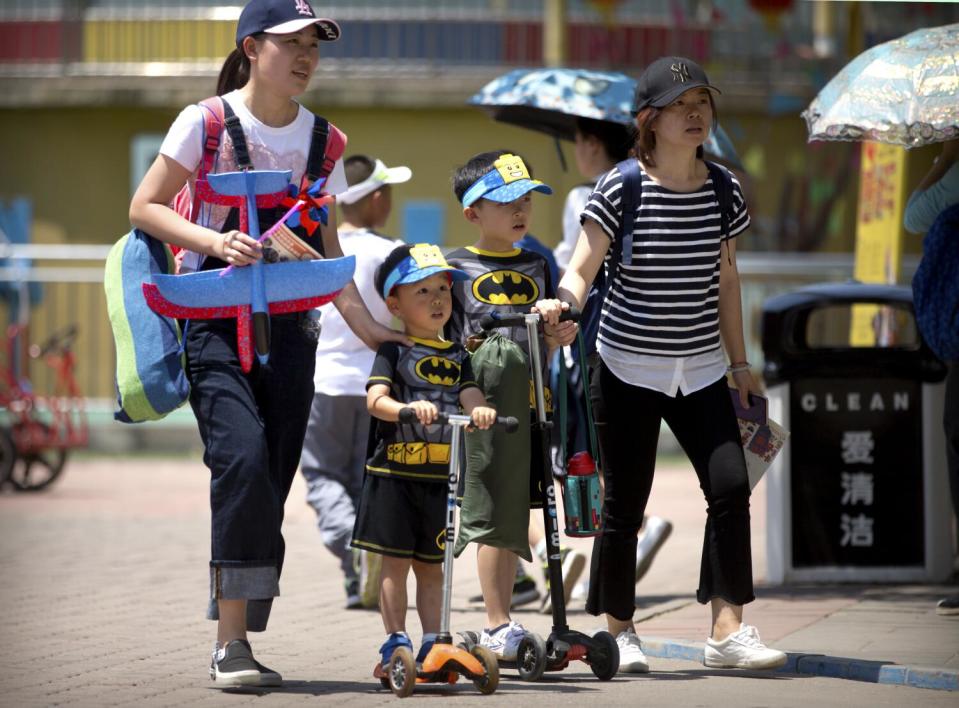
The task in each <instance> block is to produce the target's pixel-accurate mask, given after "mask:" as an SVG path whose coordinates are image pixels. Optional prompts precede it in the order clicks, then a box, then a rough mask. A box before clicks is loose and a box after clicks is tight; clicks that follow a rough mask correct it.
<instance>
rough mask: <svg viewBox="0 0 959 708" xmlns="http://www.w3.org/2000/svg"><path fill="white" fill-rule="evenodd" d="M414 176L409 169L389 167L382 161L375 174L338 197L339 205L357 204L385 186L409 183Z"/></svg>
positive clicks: (378, 164) (379, 161)
mask: <svg viewBox="0 0 959 708" xmlns="http://www.w3.org/2000/svg"><path fill="white" fill-rule="evenodd" d="M412 176H413V171H412V170H411V169H410V168H409V167H405V166H402V165H401V166H400V167H387V166H386V165H384V164H383V162H382V161H381V160H377V161H376V163H375V165H374V166H373V173H372V174H371V175H370V176H369V177H367V178H366V179H365V180H363V181H362V182H357V183H356V184H354V185H353V186H352V187H350V188H349V189H347V190H346V191H345V192H341V193H340V194H337V195H336V201H337V203H339V204H356V203H357V202H358V201H360V200H361V199H362V198H363V197H365V196H367V195H370V194H372V193H373V192H375V191H376V190H377V189H379V188H380V187H382V186H383V185H384V184H400V183H402V182H408V181H409V179H410V177H412Z"/></svg>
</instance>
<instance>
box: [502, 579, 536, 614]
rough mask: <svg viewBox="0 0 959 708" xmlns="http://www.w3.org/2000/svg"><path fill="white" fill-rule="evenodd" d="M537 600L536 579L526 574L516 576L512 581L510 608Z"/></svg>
mask: <svg viewBox="0 0 959 708" xmlns="http://www.w3.org/2000/svg"><path fill="white" fill-rule="evenodd" d="M537 600H539V590H537V589H536V581H535V580H533V579H532V578H531V577H529V576H528V575H525V574H524V575H523V577H522V578H517V579H516V580H515V581H514V582H513V596H512V597H511V598H510V601H509V606H510V609H512V608H514V607H519V606H520V605H528V604H529V603H531V602H536V601H537Z"/></svg>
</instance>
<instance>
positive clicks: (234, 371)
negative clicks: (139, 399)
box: [130, 0, 404, 686]
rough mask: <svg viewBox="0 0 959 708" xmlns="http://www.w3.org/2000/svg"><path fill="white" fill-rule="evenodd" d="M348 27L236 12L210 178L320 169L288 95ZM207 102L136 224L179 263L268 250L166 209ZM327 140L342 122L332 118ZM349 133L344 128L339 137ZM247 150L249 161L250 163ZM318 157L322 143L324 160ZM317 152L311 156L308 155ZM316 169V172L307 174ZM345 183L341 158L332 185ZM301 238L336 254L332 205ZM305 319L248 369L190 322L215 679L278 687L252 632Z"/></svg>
mask: <svg viewBox="0 0 959 708" xmlns="http://www.w3.org/2000/svg"><path fill="white" fill-rule="evenodd" d="M339 35H340V28H339V27H338V26H337V24H336V23H335V22H334V21H333V20H329V19H325V18H320V17H317V16H316V14H315V13H314V12H313V9H312V8H311V7H310V5H309V3H308V2H306V0H253V2H250V3H249V4H247V5H246V7H245V8H244V9H243V12H242V13H241V15H240V19H239V23H238V25H237V32H236V49H235V50H234V51H233V52H232V53H231V54H230V56H229V57H228V58H227V60H226V62H225V63H224V65H223V69H222V71H221V73H220V77H219V81H218V85H217V95H218V96H220V97H221V98H222V101H223V110H224V114H225V116H226V117H227V124H228V125H229V123H230V122H231V121H230V120H229V119H230V117H231V116H235V117H236V118H238V119H239V125H240V128H241V129H242V130H241V131H239V132H237V131H236V129H235V128H234V129H233V130H232V134H231V131H230V130H227V129H224V130H223V132H222V136H221V139H220V145H219V152H218V156H217V160H216V164H215V166H214V169H213V170H212V171H214V172H232V171H235V170H238V169H240V168H241V167H242V166H243V165H244V164H250V165H251V166H252V167H253V168H255V169H269V170H286V169H288V170H292V172H293V175H292V180H293V183H294V184H296V185H300V184H301V179H302V178H303V175H304V174H306V173H308V172H310V173H314V174H318V171H317V170H315V169H314V166H313V165H311V164H308V162H310V160H309V156H310V146H311V143H312V140H313V135H314V123H315V122H316V121H315V116H314V115H313V114H312V113H311V112H310V111H308V110H307V109H305V108H304V107H303V106H301V105H300V104H299V103H297V101H296V100H294V97H296V96H299V95H300V94H302V93H303V92H304V91H306V89H307V87H308V86H309V83H310V79H311V78H312V76H313V72H314V71H315V70H316V66H317V62H318V60H319V45H320V42H321V41H333V40H336V39H337V38H338V37H339ZM204 110H207V109H206V108H205V107H201V106H199V105H193V106H189V107H187V108H186V109H184V110H183V112H182V113H181V114H180V115H179V117H178V118H177V119H176V121H175V122H174V124H173V126H172V127H171V128H170V131H169V132H168V133H167V136H166V139H165V140H164V142H163V145H162V146H161V148H160V154H159V155H158V156H157V159H156V161H155V162H154V164H153V165H152V166H151V167H150V169H149V171H148V172H147V174H146V176H145V177H144V178H143V181H142V182H141V184H140V187H139V188H138V189H137V192H136V194H135V195H134V197H133V201H132V203H131V205H130V221H131V223H132V224H133V225H134V226H135V227H137V228H139V229H140V230H142V231H144V232H146V233H149V234H151V235H152V236H154V237H156V238H158V239H160V240H162V241H165V242H167V243H169V244H172V245H175V246H178V247H180V248H182V249H185V250H186V256H185V258H184V259H183V263H182V267H181V270H187V271H188V270H206V269H210V268H221V267H224V266H226V265H231V266H239V267H242V266H246V265H249V264H250V263H252V262H254V260H256V259H258V258H260V257H261V247H260V246H259V244H257V243H256V242H255V241H254V240H253V239H252V238H251V237H250V236H249V235H248V234H246V233H243V232H241V231H240V230H239V221H238V217H237V210H236V209H235V208H231V207H222V206H216V205H211V204H202V205H201V206H202V207H203V212H202V218H199V219H196V220H195V221H196V223H194V222H191V221H188V220H187V219H185V218H183V217H182V216H180V215H179V214H178V213H177V212H176V211H174V210H173V209H171V208H170V206H169V205H170V204H171V203H172V202H173V200H174V197H175V196H176V195H177V193H178V192H179V191H180V189H181V188H182V187H183V185H184V184H187V183H188V182H189V183H192V181H193V180H194V179H195V177H196V174H197V170H198V167H199V166H200V163H201V159H202V158H203V147H204V113H203V111H204ZM329 131H330V134H331V136H335V135H336V134H335V133H334V131H336V128H335V127H334V126H332V125H331V126H329ZM338 137H340V138H341V139H342V140H344V141H345V136H342V134H339V136H338ZM243 144H245V146H246V151H245V153H246V154H247V155H248V156H249V160H248V161H247V160H245V155H244V151H243V149H242V148H243ZM323 155H324V153H323V152H322V151H319V156H320V157H322V156H323ZM313 161H317V157H316V156H314V160H313ZM308 168H309V170H308ZM346 187H347V184H346V179H345V177H344V173H343V165H342V162H341V161H339V160H337V161H336V163H335V165H334V166H333V168H332V171H331V172H330V174H329V178H328V180H327V183H326V185H325V186H324V191H326V192H328V193H331V194H336V193H338V192H340V191H343V190H345V189H346ZM259 212H260V213H259V215H258V217H259V220H260V223H261V227H263V228H266V227H267V226H269V225H272V224H273V223H274V222H275V221H276V220H277V218H278V216H279V212H278V210H277V209H275V208H271V209H260V210H259ZM298 230H299V235H300V236H301V237H302V238H304V239H306V240H307V241H308V242H310V245H312V246H313V247H314V248H315V249H316V250H317V251H319V252H320V253H323V254H324V255H325V256H327V257H338V256H340V255H342V254H341V252H340V246H339V242H338V240H337V233H336V219H335V213H334V212H333V210H332V208H331V210H330V215H329V224H328V226H323V225H321V226H320V228H319V231H318V232H317V233H315V235H314V234H310V233H308V232H306V231H303V230H302V229H301V228H299V227H298ZM337 307H338V308H339V310H340V311H341V312H342V313H343V315H344V317H345V318H346V320H347V322H348V323H349V324H350V326H351V327H352V328H353V329H354V331H355V332H356V333H357V335H358V336H359V337H360V338H361V339H363V341H364V342H366V343H367V344H368V345H370V346H372V347H373V348H374V349H375V348H376V346H377V345H378V343H379V342H381V341H385V340H389V339H400V340H401V341H404V340H403V338H402V337H401V336H400V335H398V334H397V333H395V332H392V330H389V329H387V328H385V327H383V326H382V325H380V324H379V323H377V322H376V321H375V320H373V318H372V317H371V316H370V314H369V312H368V311H367V309H366V307H365V306H364V305H363V302H362V300H361V298H360V297H359V295H358V293H357V291H356V288H355V286H354V285H353V284H352V283H351V284H350V285H349V286H347V288H345V289H344V290H343V293H342V294H341V295H340V297H339V298H338V300H337ZM307 324H308V318H305V317H303V316H302V314H300V315H296V314H294V315H279V316H276V315H275V316H273V317H271V330H272V347H271V348H272V352H271V356H270V360H269V363H268V364H266V365H260V364H258V363H254V365H253V369H252V370H251V371H250V372H249V373H244V372H243V371H242V369H241V367H240V363H239V360H238V354H237V346H236V320H232V319H214V320H193V321H191V322H190V323H189V327H188V329H187V333H186V341H185V349H186V360H187V372H188V375H189V377H190V383H191V387H192V390H191V393H190V403H191V405H192V407H193V411H194V413H195V415H196V418H197V423H198V426H199V429H200V435H201V437H202V439H203V444H204V450H205V451H204V461H205V462H206V464H207V466H208V467H209V468H210V472H211V490H210V504H211V509H212V525H213V528H212V549H211V550H212V560H211V562H210V601H209V608H208V613H207V617H208V618H209V619H215V620H218V626H217V642H216V646H215V648H214V651H213V658H212V663H211V667H210V676H211V678H212V679H213V680H214V682H215V683H216V685H218V686H237V685H258V686H272V685H278V684H279V683H280V681H281V679H280V676H279V674H277V673H276V672H275V671H271V670H270V669H267V668H265V667H264V666H263V665H262V664H260V663H258V662H257V661H256V660H255V659H254V658H253V654H252V651H251V648H250V645H249V642H248V641H247V632H248V631H254V632H255V631H263V630H264V629H265V628H266V624H267V620H268V618H269V614H270V609H271V606H272V602H273V598H274V597H275V596H277V595H278V594H279V576H280V569H281V567H282V565H283V555H284V543H283V537H282V535H281V532H280V526H281V523H282V520H283V503H284V501H285V500H286V497H287V494H288V493H289V490H290V485H291V483H292V480H293V477H294V474H295V472H296V468H297V463H298V461H299V456H300V450H301V447H302V444H303V436H304V432H305V430H306V424H307V419H308V416H309V412H310V404H311V401H312V397H313V368H314V361H315V351H316V333H315V330H313V331H311V328H310V327H308V326H305V325H307Z"/></svg>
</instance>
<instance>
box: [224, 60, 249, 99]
mask: <svg viewBox="0 0 959 708" xmlns="http://www.w3.org/2000/svg"><path fill="white" fill-rule="evenodd" d="M249 80H250V58H249V57H248V56H246V54H245V53H244V52H243V51H242V50H240V49H234V50H233V51H232V52H230V55H229V56H228V57H227V58H226V61H224V62H223V68H221V69H220V76H219V78H218V79H217V81H216V95H217V96H222V95H223V94H225V93H229V92H230V91H235V90H236V89H238V88H243V86H245V85H246V82H247V81H249Z"/></svg>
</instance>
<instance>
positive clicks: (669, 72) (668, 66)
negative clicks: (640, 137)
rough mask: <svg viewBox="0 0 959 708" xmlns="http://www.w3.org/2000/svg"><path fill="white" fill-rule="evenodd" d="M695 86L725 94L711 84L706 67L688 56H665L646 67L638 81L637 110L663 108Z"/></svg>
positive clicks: (635, 110)
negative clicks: (650, 107) (648, 107)
mask: <svg viewBox="0 0 959 708" xmlns="http://www.w3.org/2000/svg"><path fill="white" fill-rule="evenodd" d="M694 88H707V89H709V90H710V91H715V92H716V93H722V91H720V90H719V89H718V88H716V87H715V86H712V85H711V84H710V83H709V79H708V78H707V77H706V72H705V71H703V67H701V66H700V65H699V64H697V63H696V62H694V61H693V60H692V59H687V58H685V57H662V58H660V59H657V60H656V61H654V62H653V63H652V64H650V65H649V66H647V67H646V70H645V71H644V72H643V73H642V76H640V77H639V81H637V82H636V94H635V96H634V98H633V113H634V114H635V113H639V112H640V111H641V110H643V109H644V108H646V107H647V106H652V107H653V108H663V107H665V106H668V105H669V104H670V103H672V102H673V101H675V100H676V99H677V98H679V97H680V96H681V95H682V94H684V93H686V92H687V91H689V90H690V89H694Z"/></svg>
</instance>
